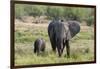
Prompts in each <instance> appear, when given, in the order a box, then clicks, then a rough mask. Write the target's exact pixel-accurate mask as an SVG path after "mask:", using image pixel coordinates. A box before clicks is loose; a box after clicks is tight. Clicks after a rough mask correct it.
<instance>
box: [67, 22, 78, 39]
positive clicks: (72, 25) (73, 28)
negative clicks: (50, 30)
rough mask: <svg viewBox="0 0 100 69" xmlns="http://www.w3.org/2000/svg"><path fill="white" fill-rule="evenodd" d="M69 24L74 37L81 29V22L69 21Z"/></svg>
mask: <svg viewBox="0 0 100 69" xmlns="http://www.w3.org/2000/svg"><path fill="white" fill-rule="evenodd" d="M68 24H69V30H70V34H71V37H74V36H75V35H76V34H77V33H79V31H80V25H79V22H77V21H69V22H68Z"/></svg>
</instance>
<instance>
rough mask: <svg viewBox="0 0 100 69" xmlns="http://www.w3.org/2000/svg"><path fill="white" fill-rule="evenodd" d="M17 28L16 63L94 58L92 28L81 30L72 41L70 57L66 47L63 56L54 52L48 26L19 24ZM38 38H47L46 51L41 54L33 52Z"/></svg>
mask: <svg viewBox="0 0 100 69" xmlns="http://www.w3.org/2000/svg"><path fill="white" fill-rule="evenodd" d="M15 29H16V31H15V65H32V64H55V63H69V62H82V61H93V60H94V34H93V31H91V29H88V30H87V31H80V33H79V34H77V36H75V37H74V38H73V39H72V40H71V41H70V49H71V50H70V53H71V56H70V58H68V57H67V56H66V48H65V49H64V52H63V54H62V57H61V58H59V57H58V53H57V52H56V53H53V52H52V48H51V44H50V41H49V37H48V33H47V27H42V26H41V27H35V26H34V25H32V26H27V25H24V26H23V25H21V24H19V25H18V24H17V25H15ZM37 38H44V39H45V40H46V51H45V52H44V53H42V54H41V55H39V56H37V55H36V54H34V53H33V44H34V41H35V39H37Z"/></svg>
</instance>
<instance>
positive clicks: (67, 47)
mask: <svg viewBox="0 0 100 69" xmlns="http://www.w3.org/2000/svg"><path fill="white" fill-rule="evenodd" d="M66 50H67V56H68V57H70V46H69V40H66Z"/></svg>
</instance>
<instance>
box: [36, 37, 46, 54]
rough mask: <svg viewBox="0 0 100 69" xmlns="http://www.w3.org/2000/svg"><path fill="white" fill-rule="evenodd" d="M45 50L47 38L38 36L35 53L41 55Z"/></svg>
mask: <svg viewBox="0 0 100 69" xmlns="http://www.w3.org/2000/svg"><path fill="white" fill-rule="evenodd" d="M44 51H45V40H44V39H42V38H38V39H36V40H35V42H34V53H37V55H39V54H40V53H41V52H44Z"/></svg>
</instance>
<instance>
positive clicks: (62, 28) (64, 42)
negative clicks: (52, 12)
mask: <svg viewBox="0 0 100 69" xmlns="http://www.w3.org/2000/svg"><path fill="white" fill-rule="evenodd" d="M79 32H80V25H79V22H77V21H67V22H61V21H54V20H53V21H52V22H50V24H49V26H48V35H49V38H50V42H51V46H52V49H53V51H54V52H56V48H57V50H58V54H59V57H60V56H61V55H62V53H63V49H64V47H65V46H66V50H67V55H68V56H69V55H70V47H69V40H70V39H71V38H73V37H74V36H75V35H76V34H77V33H79Z"/></svg>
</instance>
